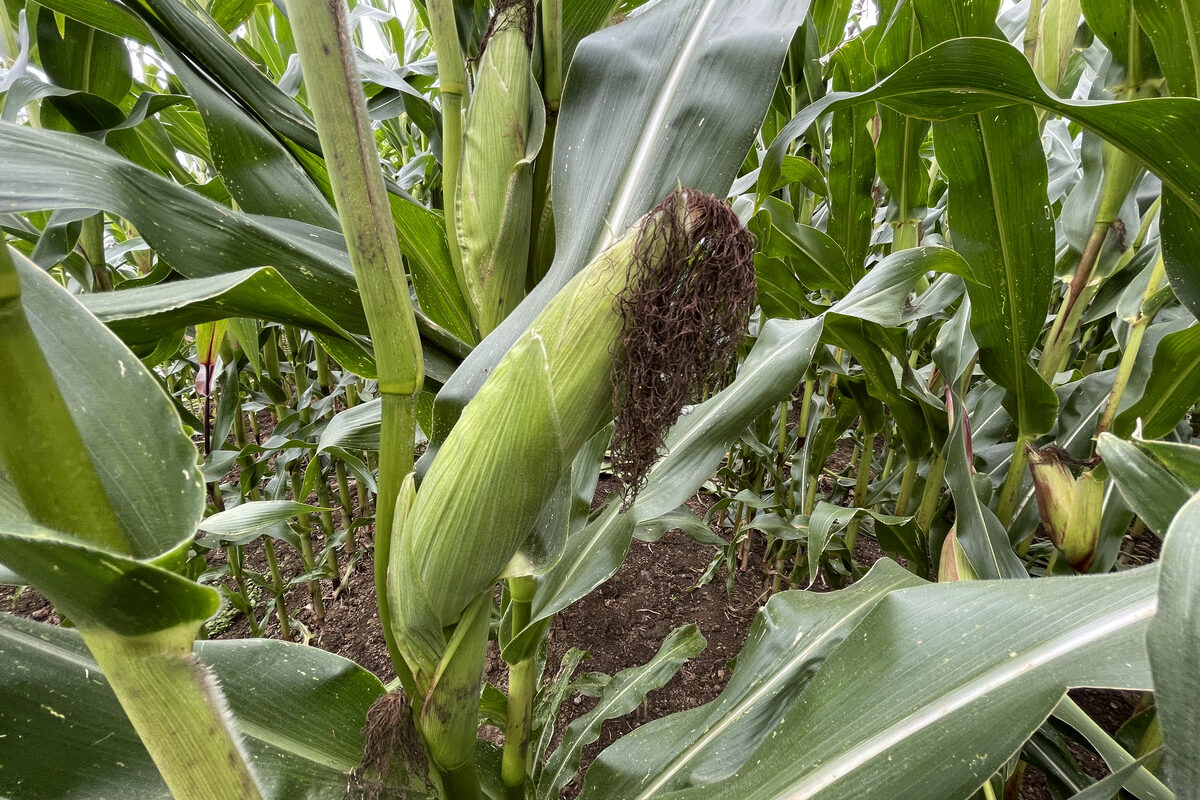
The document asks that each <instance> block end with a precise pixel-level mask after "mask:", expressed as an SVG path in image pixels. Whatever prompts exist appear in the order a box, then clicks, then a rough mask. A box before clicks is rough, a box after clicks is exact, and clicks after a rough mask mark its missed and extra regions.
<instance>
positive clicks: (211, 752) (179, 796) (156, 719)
mask: <svg viewBox="0 0 1200 800" xmlns="http://www.w3.org/2000/svg"><path fill="white" fill-rule="evenodd" d="M80 632H81V633H82V634H83V639H84V641H85V642H86V643H87V646H88V649H90V650H91V651H92V655H93V656H94V657H95V658H96V663H98V664H99V665H100V669H101V670H102V671H103V672H104V677H105V678H106V679H107V680H108V684H109V686H111V687H112V690H113V693H114V694H116V696H117V700H118V701H120V703H121V708H122V709H124V711H125V714H126V716H128V717H129V721H130V722H131V723H133V727H134V729H135V730H136V731H137V732H138V735H139V736H140V737H141V739H142V743H143V744H144V745H145V746H146V750H147V751H149V753H150V758H152V759H153V760H154V765H155V766H156V767H158V771H159V773H161V774H162V777H163V780H164V781H165V782H166V784H167V787H168V788H169V789H170V790H171V795H172V796H173V797H174V798H176V800H257V799H258V798H259V797H260V796H261V795H260V794H259V792H258V788H257V787H256V786H255V784H254V778H253V777H252V776H251V774H250V770H249V768H248V767H247V765H246V761H245V758H244V756H243V753H242V751H241V747H240V746H239V745H238V741H237V733H235V732H234V731H233V730H232V729H231V727H230V726H229V723H228V721H227V719H228V717H227V714H226V713H225V712H224V711H223V707H224V701H223V699H222V698H221V697H220V696H219V695H218V694H216V692H215V691H214V686H215V683H214V681H213V679H212V677H211V676H210V675H209V674H208V671H207V669H206V668H205V667H204V666H203V665H202V664H200V662H198V661H197V660H196V658H195V656H193V655H192V652H191V649H192V639H193V638H194V637H195V634H196V630H195V626H193V625H191V624H184V625H181V626H179V627H177V628H170V629H167V630H163V631H158V632H156V633H152V634H147V635H144V636H117V635H116V634H113V633H110V632H108V631H103V630H81V631H80Z"/></svg>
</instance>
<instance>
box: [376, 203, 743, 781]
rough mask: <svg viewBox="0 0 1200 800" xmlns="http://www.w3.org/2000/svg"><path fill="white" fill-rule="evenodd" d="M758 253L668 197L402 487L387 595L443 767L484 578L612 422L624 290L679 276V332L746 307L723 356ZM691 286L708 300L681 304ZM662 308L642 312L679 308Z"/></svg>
mask: <svg viewBox="0 0 1200 800" xmlns="http://www.w3.org/2000/svg"><path fill="white" fill-rule="evenodd" d="M752 251H753V240H752V239H751V238H750V237H749V234H747V233H746V232H745V230H744V229H743V228H742V227H741V225H740V223H738V222H737V219H736V217H734V215H733V214H732V212H731V211H730V210H729V209H728V208H727V207H726V206H725V205H724V204H722V203H719V202H718V201H716V200H714V199H713V198H711V197H708V196H707V195H702V194H700V193H697V192H691V193H688V192H683V191H679V192H675V193H672V195H671V196H669V197H668V198H667V199H666V200H665V201H664V202H663V203H662V204H661V205H660V206H659V207H658V208H656V209H655V210H654V211H653V212H651V213H650V214H649V215H647V216H646V217H644V218H643V219H642V220H641V221H639V223H638V224H636V225H635V226H633V227H632V228H631V229H630V230H629V232H628V233H627V234H626V235H625V236H624V237H622V238H621V239H620V240H618V241H617V242H616V243H615V244H614V245H613V246H612V247H610V248H609V249H608V250H606V251H605V252H604V253H602V254H601V255H600V256H598V257H597V258H596V259H595V260H594V261H593V262H592V263H591V264H589V265H588V266H587V267H585V268H584V269H583V270H582V271H581V272H580V273H579V274H578V275H576V276H575V278H574V279H572V280H571V282H570V283H568V284H567V285H566V286H565V287H564V288H563V289H562V291H560V292H559V293H558V294H557V295H556V296H555V297H554V298H553V299H552V300H551V301H550V303H548V304H547V306H546V307H545V309H543V311H542V312H541V314H539V315H538V317H537V318H536V319H535V320H534V321H533V323H532V324H531V325H530V327H529V328H528V329H527V330H526V331H525V333H524V334H523V335H522V336H521V338H520V339H519V340H518V341H517V342H516V343H515V344H514V345H513V347H512V348H511V349H510V350H509V352H508V353H507V354H506V355H505V356H504V358H503V359H502V360H501V361H500V363H499V364H498V365H497V366H496V368H495V370H494V371H493V372H492V374H491V375H490V376H489V377H488V379H487V381H486V382H485V383H484V384H483V386H482V387H481V388H480V390H479V392H478V394H477V395H476V396H475V398H474V399H473V400H472V401H471V402H470V403H469V404H468V405H467V407H466V409H465V410H464V411H463V414H462V417H461V418H460V419H459V421H458V424H457V425H456V426H455V427H454V429H453V430H452V431H451V433H450V435H449V436H448V437H447V439H446V441H445V442H444V443H443V445H442V447H441V449H440V450H439V452H438V456H437V458H435V459H434V461H433V463H432V464H431V465H430V468H429V471H428V473H427V474H426V476H425V479H424V481H423V483H422V485H421V487H420V491H418V492H416V494H415V496H414V495H413V493H412V490H411V485H410V486H409V487H408V489H407V490H406V491H405V492H402V493H401V498H400V501H399V502H398V504H397V511H396V517H395V526H394V528H393V536H392V549H391V553H390V558H389V566H388V599H389V602H390V603H391V611H392V618H393V625H394V632H395V635H396V641H397V644H398V646H399V649H400V651H401V653H402V654H403V656H404V658H405V661H406V662H407V663H408V665H409V667H410V668H411V670H412V672H413V675H414V677H415V680H416V684H417V688H418V691H420V692H422V693H424V696H423V697H421V698H414V700H413V705H414V708H419V709H421V712H420V713H419V714H418V726H419V727H420V728H421V729H422V732H423V734H424V735H425V736H426V740H427V744H428V745H429V748H430V752H431V755H433V757H434V760H435V761H436V762H437V764H438V766H439V767H440V768H442V769H443V771H451V770H453V769H455V768H457V767H458V766H459V765H460V764H461V763H463V760H464V759H465V758H466V756H467V754H468V753H470V752H471V750H472V748H473V742H474V733H475V728H476V723H477V717H478V708H477V700H478V697H477V693H478V689H479V680H480V675H481V672H482V668H483V659H484V652H485V645H486V633H487V625H486V620H487V616H488V610H489V609H490V607H491V590H492V587H493V585H494V584H495V582H496V580H497V579H498V578H499V577H500V576H501V575H502V574H505V573H506V568H507V567H508V566H509V565H510V564H512V563H519V562H520V560H519V559H518V560H517V561H514V557H515V556H517V555H518V551H519V549H520V547H521V545H522V543H523V542H524V541H525V540H526V538H527V537H528V535H529V532H530V530H531V528H532V527H533V525H534V523H535V521H536V520H537V517H538V514H539V513H540V511H541V509H542V506H543V505H544V504H545V503H546V501H547V500H548V499H549V496H550V494H551V493H552V492H553V490H554V488H555V486H557V485H558V482H559V479H560V478H561V476H562V475H563V474H564V473H565V472H566V471H567V470H568V469H569V467H570V465H571V462H572V460H573V458H574V456H575V454H576V452H577V451H578V450H579V448H580V447H582V446H583V444H584V443H585V442H586V441H587V440H588V439H589V438H591V436H592V435H594V434H595V433H596V432H597V431H598V430H599V429H600V428H602V427H603V426H604V425H606V424H607V423H608V421H609V420H610V419H612V413H613V396H614V392H613V391H612V390H611V388H610V384H611V382H612V380H613V379H612V376H613V374H614V368H625V367H627V366H628V364H629V362H631V361H633V360H634V357H633V356H630V357H624V356H623V355H622V353H626V352H631V351H630V350H629V349H628V340H629V338H630V331H631V329H634V328H636V320H635V321H632V322H631V320H630V315H629V310H628V309H627V308H624V307H622V305H621V303H620V302H619V300H620V298H625V297H628V296H630V294H631V293H632V294H633V295H635V296H638V297H644V296H645V295H646V294H647V292H649V293H651V294H653V293H654V292H655V291H657V290H658V289H659V288H660V287H662V286H667V285H669V286H671V287H675V286H677V285H678V286H680V287H686V288H685V289H680V290H679V291H675V292H673V293H672V292H663V294H664V299H663V301H662V302H663V303H664V307H665V306H666V305H669V307H670V308H669V309H668V310H669V311H671V310H674V309H675V308H677V307H686V308H687V310H688V313H689V314H690V316H689V317H688V320H689V323H690V324H691V325H693V326H703V328H705V330H699V329H697V330H686V331H685V333H684V334H683V335H682V337H681V338H682V339H684V340H689V341H692V340H696V339H699V338H701V337H702V336H706V335H710V333H711V331H710V329H711V328H713V327H714V325H713V320H712V316H711V314H712V313H717V312H716V311H713V312H710V315H709V316H706V315H705V314H704V313H703V311H704V309H705V308H711V309H720V313H721V314H724V309H726V308H728V307H732V308H738V309H741V311H739V314H740V316H735V317H729V319H722V320H721V322H722V324H725V325H731V324H732V323H731V322H730V321H729V320H733V319H736V320H737V321H738V325H739V326H740V327H739V328H738V329H737V330H736V331H734V330H730V331H728V332H727V333H726V334H724V335H723V336H718V337H716V339H717V340H719V341H720V342H721V343H723V344H724V345H725V346H730V345H731V348H729V349H730V352H732V350H734V349H736V346H737V342H738V341H740V335H741V333H742V331H744V326H745V316H746V312H748V310H749V307H750V305H751V303H752V298H753V296H754V295H753V291H754V286H753V260H752V257H751V256H752ZM669 253H675V254H676V258H675V259H674V260H673V261H672V260H670V259H665V258H664V257H663V256H664V255H665V254H669ZM680 253H682V254H684V256H682V257H679V256H678V254H680ZM731 254H734V255H735V256H736V257H734V258H731ZM729 275H741V276H743V277H742V278H741V279H739V280H740V283H739V284H738V286H739V287H740V289H741V292H742V295H744V296H739V295H738V294H735V293H731V292H729V291H722V286H721V279H722V278H725V277H726V276H729ZM643 276H647V277H643ZM745 276H749V277H748V278H745ZM639 293H640V294H639ZM693 295H703V296H705V297H706V298H707V299H704V300H700V301H697V302H693V303H689V302H688V301H689V300H691V299H693ZM706 303H707V305H705V304H706ZM697 309H699V310H700V312H701V313H697ZM660 312H663V309H661V308H652V309H650V310H649V312H648V314H647V316H648V318H649V319H650V320H651V321H652V322H654V323H660V322H661V321H662V319H663V318H664V317H666V318H667V319H668V320H671V319H672V318H671V317H670V316H669V313H660ZM646 324H648V323H646ZM715 327H718V328H719V327H721V326H720V325H718V326H715ZM647 330H648V331H650V332H657V331H658V329H657V328H648V329H647ZM647 335H649V334H647ZM623 337H624V339H623ZM634 338H636V337H634ZM619 344H620V345H621V346H618V345H619ZM622 347H624V350H623V349H622ZM660 349H661V348H660ZM702 363H703V362H702ZM691 367H692V368H691V369H689V366H688V365H686V364H685V365H682V367H681V369H682V371H683V374H687V375H689V377H690V376H691V375H692V374H693V373H695V372H697V369H696V368H695V365H694V364H693V365H691ZM707 377H708V376H705V378H707ZM617 394H618V396H620V397H623V396H625V393H624V392H620V393H617ZM637 408H638V409H639V412H640V411H643V410H644V405H643V404H637ZM670 422H673V419H672V420H670ZM670 422H668V423H667V424H670ZM481 608H482V609H483V610H482V611H480V609H481ZM480 619H482V620H483V622H482V623H480V622H479V620H480ZM480 624H482V628H480V627H479V625H480ZM464 628H469V630H465V631H464ZM480 630H482V634H481V633H480ZM468 698H469V700H468ZM434 739H437V741H433V740H434Z"/></svg>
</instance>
